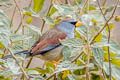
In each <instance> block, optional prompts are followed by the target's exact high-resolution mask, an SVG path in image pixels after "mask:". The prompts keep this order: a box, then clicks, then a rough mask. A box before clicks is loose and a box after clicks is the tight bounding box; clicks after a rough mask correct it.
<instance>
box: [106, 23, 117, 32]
mask: <svg viewBox="0 0 120 80" xmlns="http://www.w3.org/2000/svg"><path fill="white" fill-rule="evenodd" d="M109 27H110V30H112V29H113V28H114V27H115V25H114V24H113V23H110V24H109ZM106 30H107V31H109V30H108V26H106Z"/></svg>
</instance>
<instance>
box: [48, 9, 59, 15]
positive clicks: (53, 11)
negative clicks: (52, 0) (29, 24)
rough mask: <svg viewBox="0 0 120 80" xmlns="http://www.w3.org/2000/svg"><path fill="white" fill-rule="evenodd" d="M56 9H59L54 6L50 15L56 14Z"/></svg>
mask: <svg viewBox="0 0 120 80" xmlns="http://www.w3.org/2000/svg"><path fill="white" fill-rule="evenodd" d="M56 11H57V9H56V8H54V7H53V8H52V9H51V10H50V12H49V15H50V16H51V15H52V14H54V13H55V12H56Z"/></svg>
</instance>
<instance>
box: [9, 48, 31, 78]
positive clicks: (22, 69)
mask: <svg viewBox="0 0 120 80" xmlns="http://www.w3.org/2000/svg"><path fill="white" fill-rule="evenodd" d="M8 51H9V52H10V54H11V55H12V57H13V59H14V60H15V62H16V64H17V65H18V66H19V67H20V70H21V71H22V72H23V74H24V75H25V77H26V79H27V80H29V76H28V75H27V74H26V72H25V71H24V68H23V67H22V66H21V65H20V64H19V63H18V61H17V59H16V56H15V55H14V54H13V53H12V51H11V50H10V49H8Z"/></svg>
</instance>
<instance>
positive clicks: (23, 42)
mask: <svg viewBox="0 0 120 80" xmlns="http://www.w3.org/2000/svg"><path fill="white" fill-rule="evenodd" d="M14 2H15V4H16V7H17V8H18V11H19V13H20V17H21V25H22V35H24V25H23V15H22V11H21V9H20V7H19V5H18V4H17V1H16V0H14ZM22 47H23V48H24V40H22Z"/></svg>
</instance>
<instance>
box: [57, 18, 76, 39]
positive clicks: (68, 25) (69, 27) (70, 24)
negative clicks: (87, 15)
mask: <svg viewBox="0 0 120 80" xmlns="http://www.w3.org/2000/svg"><path fill="white" fill-rule="evenodd" d="M76 23H77V21H76V20H73V19H70V20H63V21H61V22H60V23H59V24H58V25H59V27H58V28H59V29H60V30H62V31H63V32H65V33H66V34H67V36H68V38H74V29H75V27H76V26H75V24H76Z"/></svg>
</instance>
